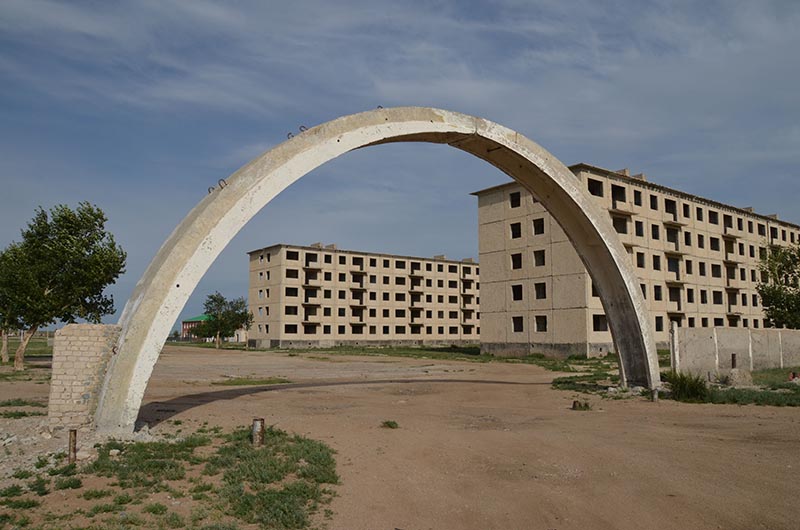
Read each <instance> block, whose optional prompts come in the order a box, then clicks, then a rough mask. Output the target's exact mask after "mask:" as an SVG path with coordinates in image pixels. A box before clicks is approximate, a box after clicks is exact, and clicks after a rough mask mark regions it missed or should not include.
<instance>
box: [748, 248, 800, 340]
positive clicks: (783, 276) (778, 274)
mask: <svg viewBox="0 0 800 530" xmlns="http://www.w3.org/2000/svg"><path fill="white" fill-rule="evenodd" d="M759 268H760V269H761V280H762V281H761V282H760V283H759V284H758V286H757V287H756V290H757V291H758V294H759V296H761V305H762V306H763V308H764V313H765V314H766V316H767V319H768V320H769V322H770V324H771V325H772V326H775V327H787V328H793V329H800V244H798V245H794V246H791V247H781V246H778V245H772V246H770V248H769V251H768V252H767V254H766V255H765V256H763V257H762V258H761V264H760V266H759Z"/></svg>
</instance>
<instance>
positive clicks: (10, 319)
mask: <svg viewBox="0 0 800 530" xmlns="http://www.w3.org/2000/svg"><path fill="white" fill-rule="evenodd" d="M106 221H107V219H106V215H105V213H103V211H102V210H101V209H100V208H98V207H96V206H93V205H91V204H89V203H88V202H82V203H80V204H79V205H78V207H77V208H76V209H75V210H72V209H71V208H69V207H68V206H66V205H58V206H55V207H53V208H52V209H51V210H50V211H49V212H47V211H45V210H44V209H42V208H39V209H38V210H37V211H36V214H35V215H34V217H33V219H32V220H31V222H30V223H29V224H28V227H27V228H26V229H24V230H22V241H21V242H19V243H16V242H14V243H11V245H9V246H8V247H7V248H6V249H5V250H4V251H3V253H2V254H0V308H2V312H3V315H5V316H4V320H5V322H7V323H11V324H16V325H18V326H19V327H20V328H22V329H24V330H25V332H24V334H23V336H22V341H21V342H20V345H19V347H18V348H17V352H16V357H15V358H14V369H15V370H22V369H24V365H23V361H24V358H25V357H24V356H25V350H26V348H27V346H28V343H29V342H30V340H31V337H33V335H34V334H35V333H36V331H37V330H38V329H39V328H41V327H42V326H46V325H48V324H52V323H55V322H56V321H61V322H75V320H76V319H79V318H80V319H83V320H87V321H89V322H95V323H97V322H100V319H101V318H102V317H103V316H104V315H108V314H111V313H113V312H114V299H113V298H112V297H110V296H105V295H104V294H103V291H104V290H105V288H106V287H107V286H108V285H111V284H113V283H114V282H115V281H116V279H117V278H118V277H119V275H120V274H122V273H123V272H125V259H126V254H125V252H124V251H123V250H122V249H121V248H120V247H119V246H118V245H117V244H116V242H115V241H114V237H113V236H112V235H111V234H110V233H108V232H107V231H106V230H105V223H106ZM7 325H8V324H7Z"/></svg>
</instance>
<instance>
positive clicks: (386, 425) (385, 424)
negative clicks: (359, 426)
mask: <svg viewBox="0 0 800 530" xmlns="http://www.w3.org/2000/svg"><path fill="white" fill-rule="evenodd" d="M381 427H383V428H384V429H397V428H399V427H400V425H398V424H397V422H396V421H394V420H386V421H384V422H383V423H381Z"/></svg>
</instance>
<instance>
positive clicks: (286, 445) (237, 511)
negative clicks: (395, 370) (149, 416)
mask: <svg viewBox="0 0 800 530" xmlns="http://www.w3.org/2000/svg"><path fill="white" fill-rule="evenodd" d="M202 428H203V429H204V430H206V431H208V432H212V431H213V432H215V433H217V434H218V435H219V436H218V438H217V439H216V440H214V445H213V447H207V448H206V449H204V450H203V451H199V450H198V449H199V448H201V447H204V446H208V445H210V444H211V438H210V437H209V436H204V435H198V434H195V435H192V436H189V437H187V438H186V439H183V440H177V441H170V442H166V441H154V442H120V441H109V442H106V443H104V444H98V445H97V446H96V448H97V450H98V459H97V460H96V461H95V462H94V463H92V464H89V465H88V466H86V467H84V468H82V469H75V468H74V467H71V466H62V467H60V468H58V467H57V468H54V469H50V466H51V465H53V462H54V460H55V459H54V458H49V459H43V460H42V461H43V464H42V467H43V468H45V470H48V469H49V470H50V472H51V473H52V475H53V478H50V475H49V474H48V473H42V472H40V474H39V475H38V476H37V475H34V477H35V479H34V480H32V481H31V483H30V487H29V489H31V490H37V489H38V490H39V491H40V492H41V494H45V493H46V492H47V487H48V483H51V482H52V489H54V490H68V489H75V490H77V491H76V493H75V495H77V496H79V497H80V498H81V499H82V502H86V501H89V502H88V503H87V504H86V506H88V507H87V508H85V509H79V510H76V511H73V512H72V513H67V514H58V515H57V514H54V513H52V512H46V511H45V510H41V509H40V510H39V511H35V512H33V513H36V514H37V515H36V517H37V518H39V519H40V520H41V524H42V527H41V529H42V530H44V529H50V528H69V527H71V526H70V521H75V522H74V523H72V524H73V525H74V524H76V523H77V520H76V519H75V518H76V517H79V516H83V517H87V518H90V519H94V521H95V522H92V523H89V524H83V525H80V527H81V528H86V529H87V530H111V529H119V530H122V529H132V528H135V527H142V528H153V529H156V528H157V529H167V528H192V529H195V530H197V529H200V528H206V529H207V530H238V528H239V526H237V523H238V524H245V523H246V526H247V527H248V528H249V527H250V526H253V527H259V528H264V529H290V528H305V527H308V526H309V525H311V523H312V514H315V513H316V515H317V516H319V517H320V518H321V506H324V505H325V504H326V503H328V502H330V499H331V498H332V496H333V491H332V490H330V489H328V488H326V487H324V484H335V483H338V481H339V477H338V475H337V473H336V468H335V461H334V458H333V455H334V452H333V450H332V449H330V448H329V447H328V446H326V445H324V444H322V443H320V442H317V441H315V440H310V439H307V438H303V437H301V436H294V435H290V434H287V433H286V432H283V431H280V430H278V429H274V428H269V429H267V431H266V432H265V445H264V446H261V447H255V446H253V445H252V442H251V439H250V435H251V431H250V429H249V428H247V427H242V428H239V429H236V430H235V431H234V432H232V433H228V434H225V433H224V432H222V431H221V429H219V428H216V427H215V428H208V427H206V426H203V427H202ZM112 449H117V450H119V451H120V452H119V454H118V455H117V456H115V457H113V458H111V457H110V455H109V452H110V451H111V450H112ZM201 453H202V455H201ZM204 455H209V456H204ZM204 468H213V469H214V472H215V473H217V474H218V481H219V482H220V485H219V486H217V485H216V481H215V482H213V483H212V482H211V481H207V480H202V479H201V478H199V477H198V472H199V471H201V470H203V469H204ZM92 474H94V475H99V476H102V477H107V479H109V480H106V481H104V483H108V484H109V485H110V486H111V487H108V489H87V490H85V491H84V490H82V489H81V488H83V487H84V484H85V483H86V482H87V478H86V475H92ZM187 477H198V478H187ZM116 487H119V488H125V491H119V490H116V489H115V488H116ZM154 493H161V495H164V494H165V493H169V494H170V496H171V497H172V498H179V497H183V498H184V499H185V500H182V501H181V502H182V503H188V505H187V506H188V509H189V510H190V512H189V513H190V514H191V515H186V514H184V513H183V512H180V513H178V512H172V511H171V510H170V509H169V508H168V503H166V502H163V500H162V499H161V498H160V497H155V498H154V497H152V495H153V494H154ZM0 494H5V497H3V496H2V495H0V504H3V505H5V507H6V509H5V510H4V511H6V512H8V513H9V514H11V516H12V518H11V519H9V521H11V522H12V523H13V524H16V525H17V527H18V526H19V524H18V521H17V519H18V518H19V517H18V516H17V518H16V519H14V518H13V516H14V513H13V512H12V510H28V509H32V508H35V507H36V506H39V505H40V504H39V501H37V500H34V499H33V498H26V497H25V494H26V491H25V487H24V486H22V487H20V486H16V487H12V488H7V489H6V490H0ZM28 495H29V496H30V494H28ZM186 495H191V498H189V497H186ZM51 497H52V496H51ZM60 498H61V495H59V499H60ZM52 500H53V501H54V502H58V501H56V499H52ZM95 500H96V501H95ZM158 501H162V502H158ZM95 502H97V504H94V503H95ZM42 506H44V507H47V506H48V504H46V503H42ZM17 513H27V512H25V511H20V512H17ZM31 516H32V517H33V515H31ZM5 527H6V526H5V523H3V522H2V521H0V529H2V528H5ZM75 527H76V528H77V526H75Z"/></svg>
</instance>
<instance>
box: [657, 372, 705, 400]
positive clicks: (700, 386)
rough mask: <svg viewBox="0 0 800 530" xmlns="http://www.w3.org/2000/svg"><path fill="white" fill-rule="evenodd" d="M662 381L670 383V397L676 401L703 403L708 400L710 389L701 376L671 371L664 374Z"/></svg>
mask: <svg viewBox="0 0 800 530" xmlns="http://www.w3.org/2000/svg"><path fill="white" fill-rule="evenodd" d="M661 379H662V381H665V382H667V383H669V386H670V397H671V398H672V399H674V400H675V401H685V402H688V403H703V402H705V401H707V400H708V397H709V392H708V387H707V386H706V381H705V379H704V378H703V376H701V375H693V374H686V373H682V372H673V371H669V372H664V373H662V374H661Z"/></svg>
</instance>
